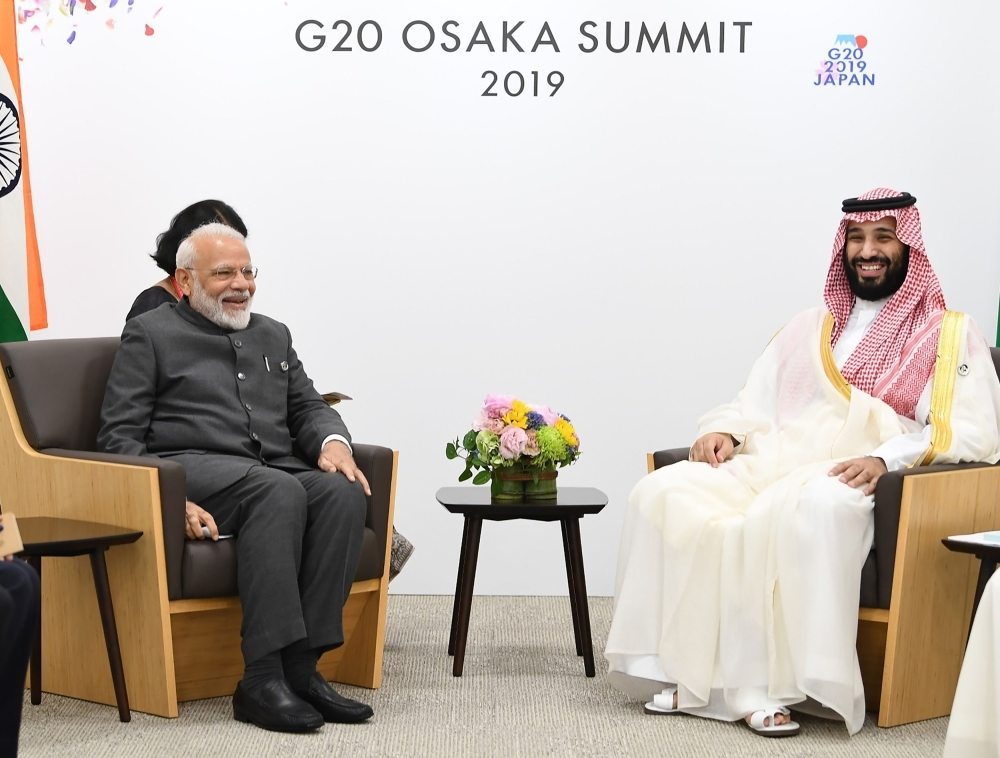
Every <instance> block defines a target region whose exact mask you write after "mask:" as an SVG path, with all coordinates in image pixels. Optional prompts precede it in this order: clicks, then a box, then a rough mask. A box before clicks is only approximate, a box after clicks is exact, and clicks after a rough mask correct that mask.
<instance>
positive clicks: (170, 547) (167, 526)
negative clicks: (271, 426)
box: [38, 448, 187, 600]
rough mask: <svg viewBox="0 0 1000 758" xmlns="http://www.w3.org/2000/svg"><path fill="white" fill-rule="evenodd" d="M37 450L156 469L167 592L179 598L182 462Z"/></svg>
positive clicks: (183, 498)
mask: <svg viewBox="0 0 1000 758" xmlns="http://www.w3.org/2000/svg"><path fill="white" fill-rule="evenodd" d="M38 452H40V453H44V454H45V455H54V456H58V457H59V458H74V459H76V460H83V461H96V462H100V463H117V464H119V465H123V466H142V467H144V468H155V469H156V470H157V474H158V477H157V479H158V481H159V484H160V515H161V516H162V518H163V552H164V556H165V559H166V563H167V566H166V568H167V594H168V596H169V598H170V599H171V600H179V599H180V597H181V565H182V561H183V559H184V506H185V503H186V502H187V483H186V480H185V478H184V468H183V466H181V464H179V463H177V462H175V461H169V460H165V459H163V458H155V457H152V456H148V457H147V456H138V455H112V454H111V453H92V452H88V451H84V450H63V449H60V448H44V449H42V450H39V451H38Z"/></svg>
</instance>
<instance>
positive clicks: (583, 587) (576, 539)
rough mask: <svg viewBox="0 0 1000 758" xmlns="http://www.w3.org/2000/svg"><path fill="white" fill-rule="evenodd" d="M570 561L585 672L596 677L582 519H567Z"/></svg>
mask: <svg viewBox="0 0 1000 758" xmlns="http://www.w3.org/2000/svg"><path fill="white" fill-rule="evenodd" d="M566 531H567V532H568V536H569V548H570V560H571V561H572V564H573V584H574V585H575V587H576V609H577V615H578V616H579V617H580V643H581V644H582V645H583V670H584V673H586V675H587V676H593V675H594V644H593V642H592V641H591V638H590V607H589V606H588V604H587V578H586V576H585V575H584V571H583V545H582V544H581V542H580V519H579V518H571V519H566Z"/></svg>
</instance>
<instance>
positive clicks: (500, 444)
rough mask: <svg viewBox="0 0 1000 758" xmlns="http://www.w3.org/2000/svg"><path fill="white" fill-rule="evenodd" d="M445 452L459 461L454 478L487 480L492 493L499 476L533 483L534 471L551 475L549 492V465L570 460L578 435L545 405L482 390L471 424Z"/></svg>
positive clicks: (576, 454)
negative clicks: (481, 400) (483, 395)
mask: <svg viewBox="0 0 1000 758" xmlns="http://www.w3.org/2000/svg"><path fill="white" fill-rule="evenodd" d="M445 455H447V457H448V458H449V459H453V458H462V459H463V460H464V461H465V470H464V471H463V472H462V473H461V474H459V476H458V481H460V482H465V481H468V480H469V479H472V483H473V484H486V482H489V481H491V480H492V482H493V494H494V495H497V494H499V493H500V492H501V491H502V490H503V487H504V485H503V483H502V480H503V479H508V480H509V479H512V478H513V479H520V480H522V481H525V482H527V481H530V482H531V483H532V484H533V485H535V486H536V487H537V486H538V484H539V477H540V476H541V478H542V479H546V480H549V479H551V480H553V486H552V492H553V493H554V492H555V488H554V479H555V469H556V468H557V467H558V468H562V467H563V466H569V465H570V464H571V463H575V462H576V460H577V458H579V457H580V438H579V436H578V435H577V433H576V429H575V428H574V427H573V424H572V423H570V420H569V419H568V418H566V417H565V416H563V415H561V414H558V413H556V412H555V411H553V410H552V409H551V408H549V407H548V406H547V405H529V404H528V403H525V402H523V401H521V400H518V399H517V398H515V397H514V396H513V395H488V396H487V397H486V400H485V402H484V403H483V408H482V410H481V411H479V414H478V415H477V416H476V418H475V419H474V420H473V422H472V429H470V430H469V431H468V432H466V434H465V436H464V437H462V438H461V439H457V438H456V439H455V441H454V442H449V443H448V445H447V447H446V448H445ZM518 474H519V475H521V476H511V475H518ZM528 487H529V489H530V485H528ZM553 496H554V495H553Z"/></svg>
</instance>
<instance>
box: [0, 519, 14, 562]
mask: <svg viewBox="0 0 1000 758" xmlns="http://www.w3.org/2000/svg"><path fill="white" fill-rule="evenodd" d="M2 531H3V514H2V513H0V532H2ZM12 560H14V556H13V555H0V561H12Z"/></svg>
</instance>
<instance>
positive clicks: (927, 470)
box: [875, 463, 990, 608]
mask: <svg viewBox="0 0 1000 758" xmlns="http://www.w3.org/2000/svg"><path fill="white" fill-rule="evenodd" d="M989 465H990V464H988V463H947V464H941V465H937V466H916V467H914V468H910V469H903V470H901V471H890V472H888V473H886V474H882V476H880V477H879V480H878V483H877V484H876V485H875V570H876V574H877V576H878V599H879V607H881V608H888V607H889V598H890V597H891V596H892V575H893V571H894V569H895V565H896V543H897V541H898V538H899V515H900V505H901V503H902V500H903V483H904V482H905V481H906V479H907V478H908V477H911V476H922V475H925V474H936V473H940V472H942V471H962V470H964V469H977V468H988V467H989Z"/></svg>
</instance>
